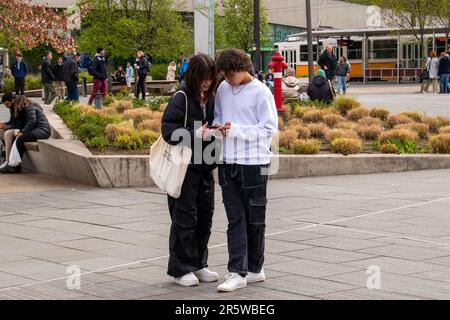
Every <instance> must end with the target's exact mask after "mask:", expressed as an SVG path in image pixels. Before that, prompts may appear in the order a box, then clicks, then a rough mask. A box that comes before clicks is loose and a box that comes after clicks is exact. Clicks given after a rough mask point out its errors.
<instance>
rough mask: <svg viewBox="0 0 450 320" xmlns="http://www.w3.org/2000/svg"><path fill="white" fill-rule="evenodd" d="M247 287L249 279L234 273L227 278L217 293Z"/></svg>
mask: <svg viewBox="0 0 450 320" xmlns="http://www.w3.org/2000/svg"><path fill="white" fill-rule="evenodd" d="M246 286H247V279H245V278H244V277H242V276H241V275H240V274H239V273H235V272H232V273H230V274H228V275H227V276H226V277H225V281H224V282H223V283H222V284H221V285H219V286H218V287H217V291H226V292H230V291H234V290H236V289H240V288H245V287H246Z"/></svg>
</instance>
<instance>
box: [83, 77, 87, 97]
mask: <svg viewBox="0 0 450 320" xmlns="http://www.w3.org/2000/svg"><path fill="white" fill-rule="evenodd" d="M83 97H87V79H86V78H83Z"/></svg>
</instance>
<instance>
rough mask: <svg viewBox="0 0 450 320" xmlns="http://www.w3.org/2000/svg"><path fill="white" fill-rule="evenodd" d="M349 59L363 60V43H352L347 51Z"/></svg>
mask: <svg viewBox="0 0 450 320" xmlns="http://www.w3.org/2000/svg"><path fill="white" fill-rule="evenodd" d="M347 56H348V57H347V59H349V60H361V58H362V42H360V41H353V42H350V44H349V46H348V49H347Z"/></svg>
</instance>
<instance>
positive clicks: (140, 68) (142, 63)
mask: <svg viewBox="0 0 450 320" xmlns="http://www.w3.org/2000/svg"><path fill="white" fill-rule="evenodd" d="M148 65H149V62H148V58H147V57H146V56H145V54H144V52H142V51H138V52H137V60H136V64H135V68H136V70H137V74H138V82H137V90H136V98H138V99H139V93H141V92H142V99H143V100H145V90H146V87H145V86H146V79H147V74H148V72H149V69H148Z"/></svg>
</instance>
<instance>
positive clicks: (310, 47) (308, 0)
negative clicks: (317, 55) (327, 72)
mask: <svg viewBox="0 0 450 320" xmlns="http://www.w3.org/2000/svg"><path fill="white" fill-rule="evenodd" d="M306 27H307V39H308V77H309V82H311V81H312V79H313V78H314V60H313V37H312V22H311V0H306ZM317 45H319V43H317Z"/></svg>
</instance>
